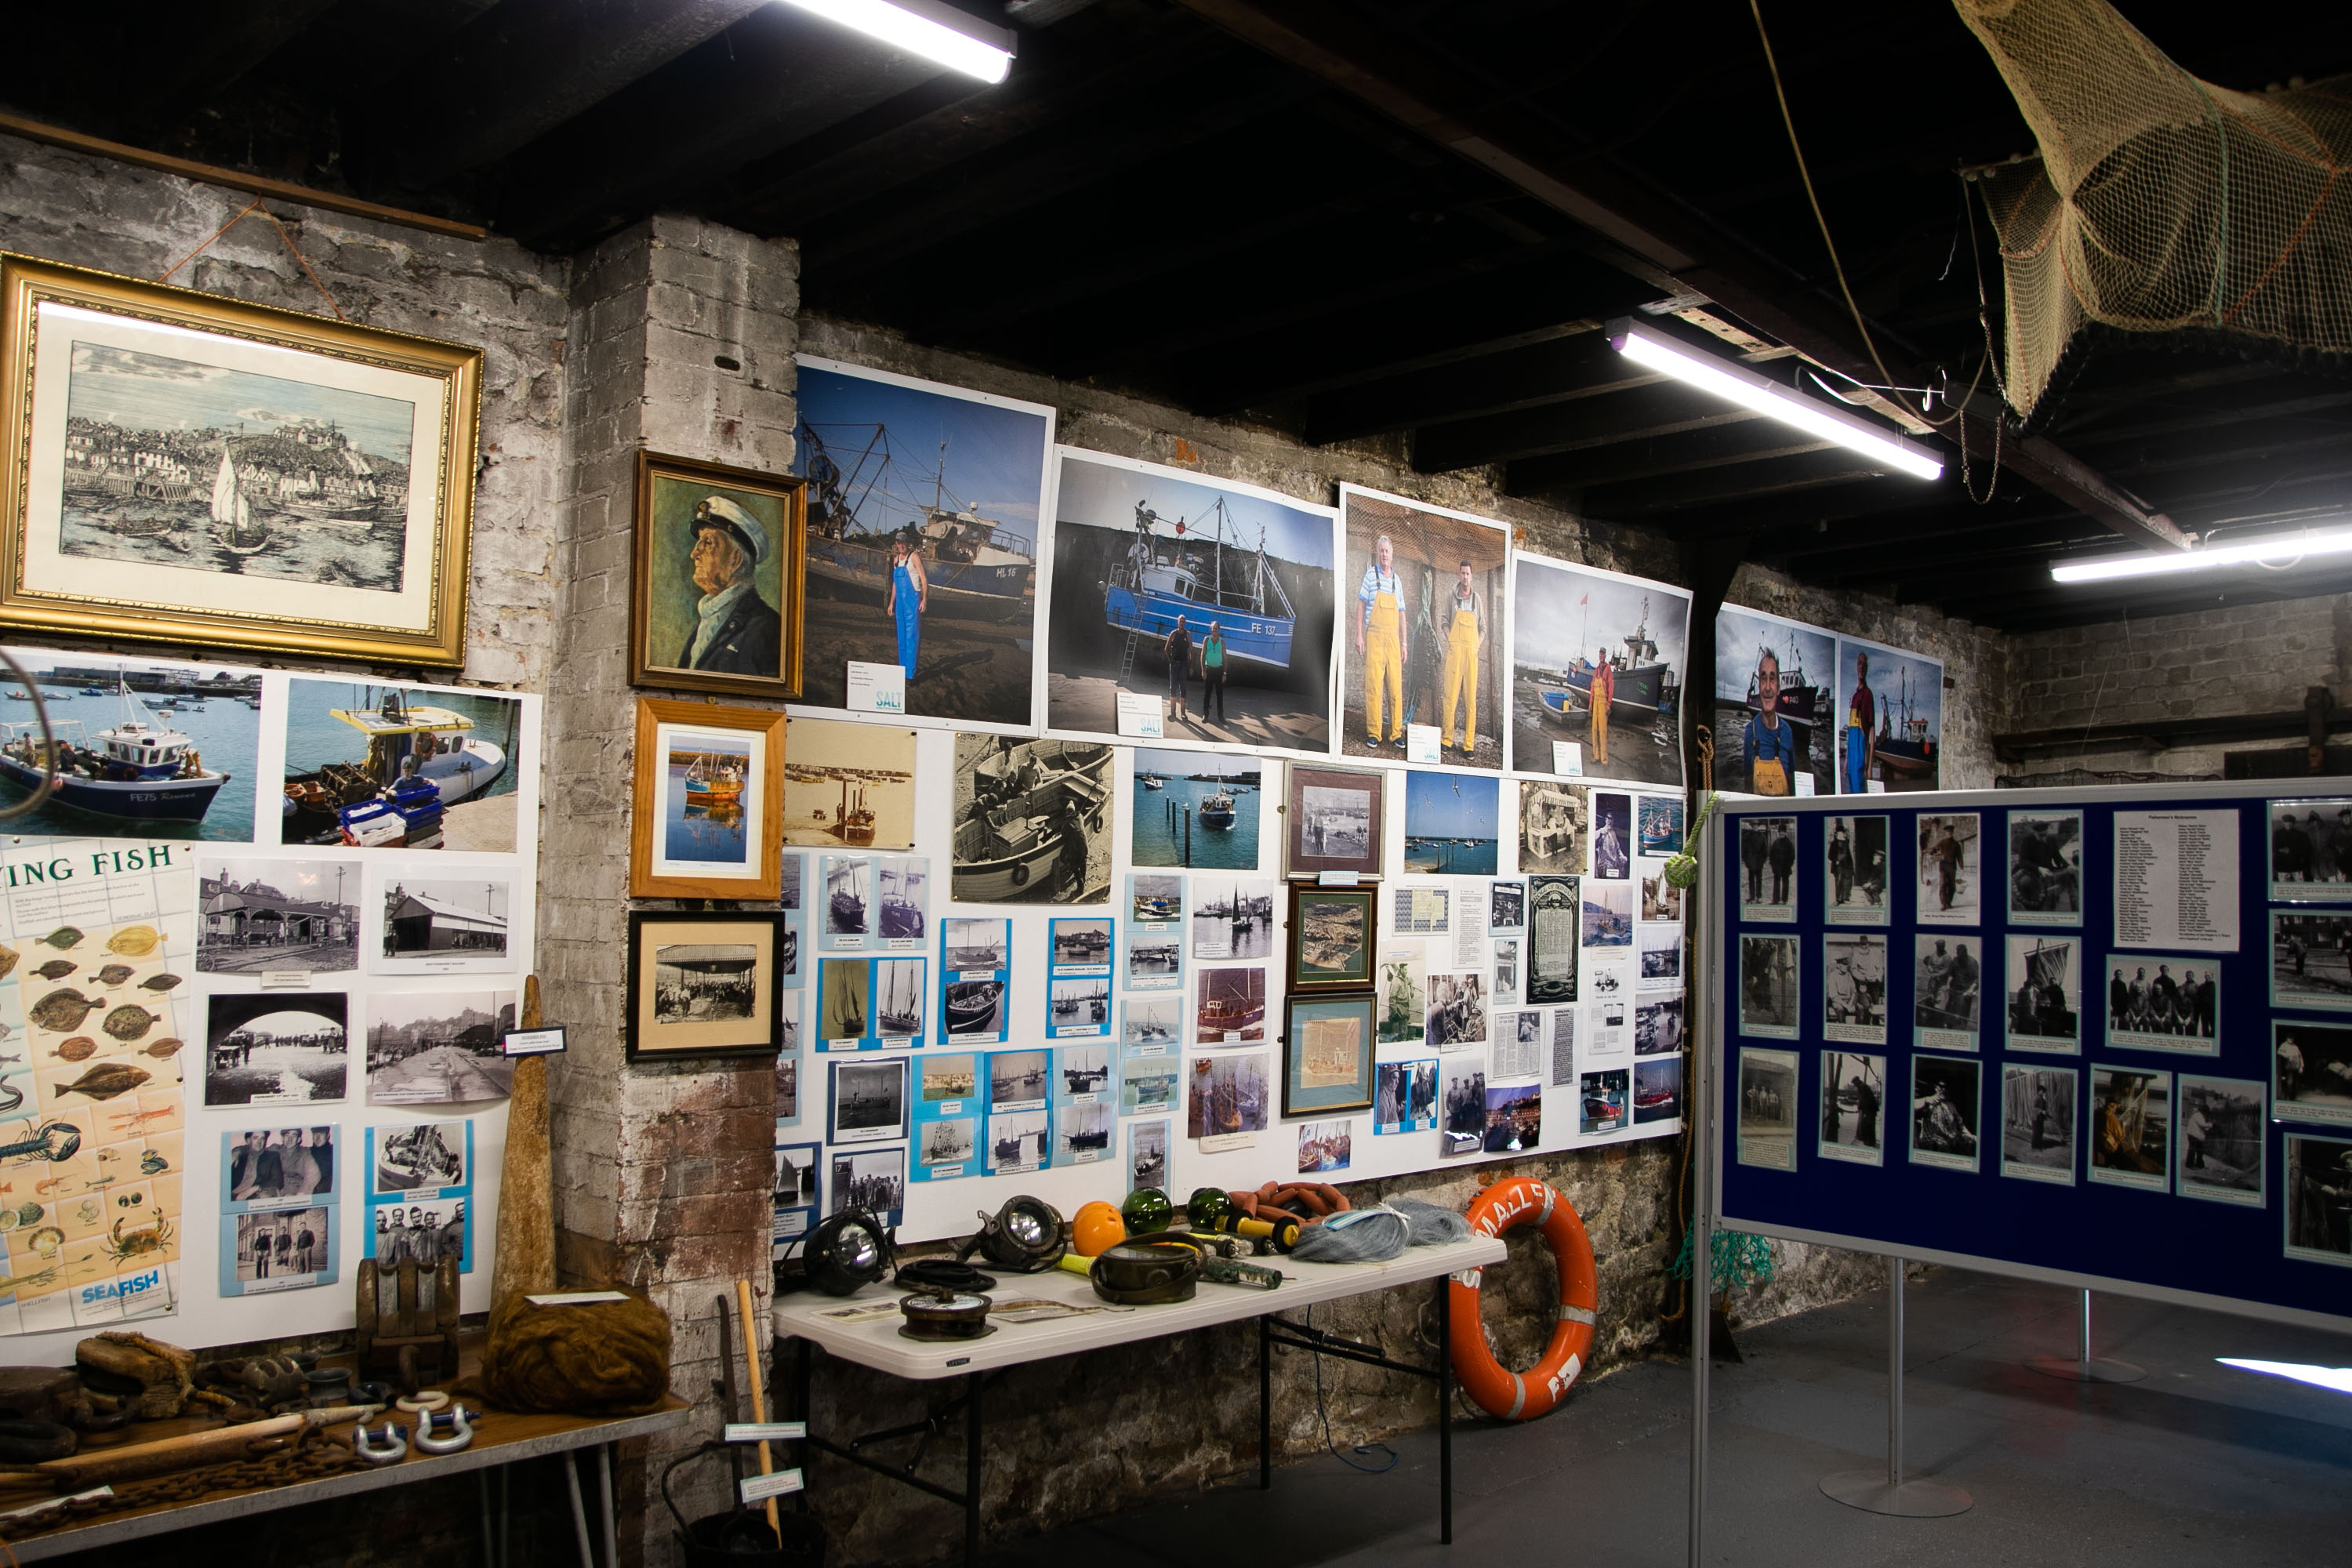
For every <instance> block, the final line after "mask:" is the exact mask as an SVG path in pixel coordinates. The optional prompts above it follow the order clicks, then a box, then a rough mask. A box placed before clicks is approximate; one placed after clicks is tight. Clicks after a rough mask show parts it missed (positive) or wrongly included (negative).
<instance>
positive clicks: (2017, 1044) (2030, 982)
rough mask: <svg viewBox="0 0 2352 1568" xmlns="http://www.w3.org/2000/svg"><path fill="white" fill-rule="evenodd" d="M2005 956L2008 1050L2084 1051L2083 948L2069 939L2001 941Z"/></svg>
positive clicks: (2013, 938) (2012, 937)
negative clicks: (2007, 970) (2006, 956)
mask: <svg viewBox="0 0 2352 1568" xmlns="http://www.w3.org/2000/svg"><path fill="white" fill-rule="evenodd" d="M2003 940H2004V942H2006V944H2007V948H2008V952H2009V984H2008V987H2007V994H2006V995H2005V996H2004V997H2003V998H2002V1005H2003V1009H2004V1010H2005V1011H2006V1012H2007V1014H2008V1016H2009V1022H2008V1030H2009V1048H2010V1049H2011V1050H2013V1051H2060V1052H2063V1053H2065V1054H2066V1055H2069V1056H2072V1055H2074V1054H2075V1053H2077V1052H2079V1051H2080V1050H2081V1049H2082V1048H2083V943H2082V940H2081V939H2080V938H2078V937H2071V936H2020V935H2019V934H2017V933H2016V932H2015V931H2011V932H2010V933H2009V935H2008V936H2007V937H2006V938H2004V939H2003Z"/></svg>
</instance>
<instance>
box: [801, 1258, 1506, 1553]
mask: <svg viewBox="0 0 2352 1568" xmlns="http://www.w3.org/2000/svg"><path fill="white" fill-rule="evenodd" d="M1505 1256H1506V1253H1505V1248H1504V1247H1503V1244H1502V1242H1501V1241H1499V1240H1497V1239H1496V1238H1494V1237H1485V1236H1474V1237H1470V1238H1469V1239H1468V1240H1466V1241H1457V1242H1452V1243H1449V1244H1448V1245H1446V1246H1444V1247H1407V1248H1406V1249H1405V1250H1404V1252H1403V1253H1402V1255H1400V1256H1398V1257H1396V1258H1391V1259H1390V1260H1389V1261H1387V1262H1385V1263H1349V1264H1340V1263H1300V1262H1298V1261H1297V1260H1296V1259H1293V1258H1260V1259H1257V1260H1256V1261H1258V1262H1260V1263H1262V1264H1265V1265H1266V1266H1268V1267H1273V1268H1280V1269H1281V1270H1282V1284H1281V1286H1280V1287H1279V1288H1278V1289H1273V1290H1255V1289H1244V1288H1241V1287H1237V1286H1232V1285H1212V1284H1202V1286H1201V1287H1200V1289H1199V1291H1198V1293H1197V1294H1196V1295H1195V1296H1194V1297H1193V1298H1192V1300H1189V1301H1176V1302H1171V1303H1170V1304H1168V1305H1166V1306H1160V1307H1130V1308H1116V1307H1109V1306H1107V1305H1106V1304H1105V1303H1104V1301H1103V1300H1102V1299H1101V1298H1100V1297H1098V1296H1097V1295H1096V1294H1095V1293H1094V1287H1093V1286H1092V1285H1091V1284H1089V1283H1088V1282H1087V1280H1085V1279H1081V1278H1080V1277H1078V1276H1077V1275H1076V1274H1070V1273H1066V1272H1064V1271H1063V1270H1061V1269H1058V1268H1054V1269H1048V1270H1046V1271H1045V1273H1043V1274H1002V1273H1000V1274H998V1275H997V1279H998V1281H999V1283H998V1285H997V1288H996V1289H994V1290H992V1291H990V1292H989V1294H990V1296H991V1297H992V1299H993V1300H997V1301H999V1302H1009V1301H1014V1300H1051V1301H1061V1302H1066V1303H1067V1304H1069V1305H1072V1306H1079V1307H1087V1308H1093V1309H1099V1310H1091V1311H1087V1312H1086V1313H1083V1314H1081V1315H1078V1316H1075V1317H1066V1318H1055V1319H1050V1320H1048V1321H1043V1322H1034V1323H999V1324H998V1325H997V1326H996V1331H995V1332H993V1333H992V1334H989V1335H987V1336H986V1337H985V1338H982V1339H977V1340H955V1341H946V1342H937V1341H919V1340H910V1339H907V1338H905V1337H904V1336H902V1335H901V1334H900V1333H899V1332H898V1325H899V1322H900V1319H899V1317H898V1313H897V1312H896V1311H892V1312H890V1313H888V1314H887V1315H886V1316H879V1317H874V1318H867V1319H864V1320H862V1321H843V1320H841V1319H839V1318H837V1317H833V1316H829V1315H828V1314H832V1313H836V1312H839V1311H840V1310H842V1309H844V1308H856V1307H859V1306H865V1305H870V1304H877V1303H895V1302H896V1301H897V1300H898V1298H899V1297H900V1296H902V1295H904V1294H905V1293H906V1292H905V1291H904V1290H901V1289H897V1288H895V1287H892V1286H887V1285H869V1286H867V1287H866V1289H862V1290H860V1291H858V1292H857V1293H856V1295H854V1296H850V1297H847V1298H840V1297H833V1296H818V1295H814V1294H803V1295H795V1296H789V1297H783V1298H780V1299H779V1300H778V1301H777V1303H776V1308H775V1312H774V1324H775V1332H776V1348H777V1352H778V1356H779V1373H780V1375H781V1368H782V1360H781V1358H782V1352H783V1351H784V1350H785V1349H786V1348H787V1347H788V1346H789V1347H790V1348H791V1349H792V1350H793V1394H794V1398H795V1401H796V1404H795V1407H794V1409H793V1415H796V1416H797V1417H798V1418H799V1419H801V1420H803V1421H810V1417H811V1405H810V1399H809V1395H810V1385H811V1381H812V1377H813V1373H814V1368H813V1365H812V1362H813V1359H814V1358H813V1356H812V1353H811V1352H812V1347H814V1349H818V1350H823V1351H824V1352H826V1353H827V1354H830V1355H834V1356H837V1357H839V1358H840V1359H842V1360H843V1361H848V1362H855V1363H857V1364H858V1365H860V1366H865V1367H871V1368H872V1369H874V1370H875V1371H877V1372H883V1373H889V1374H890V1375H892V1376H893V1377H903V1378H908V1379H912V1380H915V1381H919V1382H928V1381H935V1380H937V1379H940V1378H949V1377H960V1378H961V1379H963V1382H964V1390H963V1394H962V1395H961V1399H960V1400H959V1401H958V1403H960V1404H961V1405H962V1406H963V1416H964V1485H963V1489H962V1490H961V1491H957V1490H954V1489H950V1488H948V1487H943V1486H940V1485H939V1484H937V1483H936V1482H932V1481H927V1480H924V1479H921V1478H920V1477H919V1476H914V1475H909V1474H908V1473H907V1470H906V1468H904V1467H901V1466H896V1465H886V1464H883V1463H881V1462H879V1461H877V1460H875V1459H872V1458H867V1457H866V1455H865V1454H864V1453H862V1452H860V1451H859V1450H860V1449H862V1448H864V1447H866V1446H867V1445H869V1444H873V1443H877V1442H880V1441H883V1440H885V1439H887V1438H891V1437H898V1436H913V1435H914V1434H915V1433H918V1432H921V1431H925V1430H927V1429H929V1426H930V1425H931V1423H929V1422H919V1423H917V1424H916V1425H914V1426H901V1427H894V1428H891V1429H889V1430H887V1431H881V1432H869V1433H866V1434H865V1435H864V1436H857V1437H852V1438H850V1439H848V1440H847V1441H846V1442H843V1441H838V1440H836V1439H835V1438H833V1437H829V1436H824V1435H822V1434H820V1433H818V1432H817V1431H816V1430H815V1426H814V1422H813V1421H810V1426H809V1428H808V1436H807V1437H806V1438H805V1439H803V1442H804V1444H805V1446H806V1447H807V1448H808V1449H809V1450H811V1452H810V1453H808V1454H806V1455H804V1456H803V1459H802V1468H803V1472H804V1473H805V1472H806V1471H807V1470H808V1469H809V1468H810V1460H811V1459H813V1458H814V1455H815V1453H818V1452H822V1453H825V1454H830V1455H833V1456H834V1457H835V1458H843V1459H847V1460H848V1461H850V1462H851V1463H852V1464H856V1465H863V1466H865V1467H866V1468H867V1469H869V1470H873V1471H876V1472H877V1473H878V1474H881V1475H885V1476H888V1477H889V1478H891V1479H893V1480H897V1481H901V1482H904V1483H905V1484H906V1485H908V1486H910V1487H914V1488H916V1489H919V1490H921V1491H925V1492H928V1493H929V1494H930V1495H931V1496H933V1497H936V1498H938V1499H940V1500H941V1501H943V1502H948V1503H952V1504H954V1505H955V1506H956V1507H958V1508H961V1510H963V1516H964V1537H963V1542H964V1562H965V1563H966V1564H967V1565H968V1568H978V1564H979V1562H980V1502H981V1482H980V1455H981V1425H982V1424H981V1402H982V1388H983V1384H982V1378H983V1376H984V1374H985V1373H989V1372H992V1371H996V1370H1000V1369H1003V1368H1005V1367H1011V1366H1018V1365H1021V1364H1023V1363H1027V1362H1033V1361H1044V1360H1046V1359H1048V1358H1050V1357H1054V1356H1064V1355H1076V1354H1078V1353H1080V1352H1085V1351H1091V1350H1101V1349H1103V1348H1105V1347H1107V1346H1110V1345H1120V1344H1131V1343H1133V1342H1136V1341H1138V1340H1149V1339H1157V1338H1159V1337H1160V1336H1161V1335H1163V1334H1181V1333H1184V1332H1186V1331H1190V1330H1193V1329H1208V1328H1214V1327H1217V1326H1218V1325H1220V1324H1223V1323H1233V1322H1239V1321H1243V1320H1244V1319H1247V1318H1255V1319H1256V1320H1257V1397H1258V1485H1259V1486H1260V1487H1262V1488H1270V1487H1272V1486H1273V1485H1274V1347H1275V1346H1276V1344H1286V1345H1292V1346H1296V1347H1297V1348H1298V1349H1300V1350H1305V1351H1308V1352H1314V1353H1316V1354H1320V1355H1330V1356H1338V1357H1340V1358H1341V1359H1343V1360H1347V1361H1355V1362H1362V1363H1365V1364H1366V1365H1369V1366H1378V1367H1385V1368H1387V1369H1388V1370H1390V1371H1391V1372H1402V1373H1411V1374H1412V1375H1413V1376H1415V1377H1426V1378H1429V1379H1432V1380H1433V1381H1434V1382H1435V1383H1436V1384H1437V1453H1438V1537H1439V1539H1440V1540H1441V1541H1444V1542H1447V1543H1449V1544H1450V1543H1451V1542H1453V1540H1454V1424H1453V1404H1454V1396H1453V1395H1454V1391H1453V1375H1452V1367H1451V1363H1450V1362H1449V1361H1448V1352H1447V1351H1446V1349H1445V1345H1446V1336H1447V1332H1448V1329H1449V1325H1450V1321H1451V1315H1450V1313H1449V1311H1448V1307H1447V1294H1446V1283H1447V1276H1449V1275H1453V1274H1456V1273H1460V1272H1462V1271H1464V1270H1465V1269H1472V1268H1485V1267H1486V1266H1488V1265H1491V1264H1496V1263H1500V1262H1501V1261H1502V1260H1503V1258H1504V1257H1505ZM991 1272H995V1271H994V1270H991ZM1431 1279H1434V1280H1435V1281H1436V1282H1437V1337H1438V1345H1439V1350H1438V1353H1437V1356H1436V1359H1435V1361H1434V1363H1433V1364H1432V1365H1428V1366H1420V1365H1415V1364H1412V1363H1407V1362H1399V1361H1391V1360H1390V1359H1389V1358H1388V1357H1386V1356H1384V1355H1382V1354H1381V1352H1380V1351H1379V1350H1378V1349H1377V1348H1376V1347H1374V1346H1371V1345H1367V1344H1361V1343H1359V1342H1355V1341H1353V1340H1343V1339H1340V1338H1339V1337H1338V1336H1336V1335H1333V1334H1328V1333H1325V1332H1323V1331H1320V1330H1318V1329H1310V1328H1307V1327H1304V1326H1303V1325H1300V1324H1297V1323H1293V1322H1289V1321H1285V1320H1284V1319H1281V1318H1279V1317H1277V1316H1276V1313H1280V1312H1285V1311H1289V1310H1293V1309H1297V1308H1305V1307H1312V1306H1316V1305H1318V1304H1320V1303H1322V1302H1325V1301H1336V1300H1342V1299H1343V1298H1346V1297H1349V1296H1360V1295H1362V1294H1364V1293H1365V1292H1367V1291H1371V1290H1387V1289H1394V1288H1396V1287H1398V1286H1401V1285H1412V1284H1417V1283H1420V1282H1422V1281H1424V1280H1431ZM953 1408H954V1406H953V1405H950V1407H949V1409H950V1411H952V1410H953Z"/></svg>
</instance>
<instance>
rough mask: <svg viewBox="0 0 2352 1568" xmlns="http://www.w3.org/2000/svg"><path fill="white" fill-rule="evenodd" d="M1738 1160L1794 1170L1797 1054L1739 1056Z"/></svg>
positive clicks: (1747, 1052)
mask: <svg viewBox="0 0 2352 1568" xmlns="http://www.w3.org/2000/svg"><path fill="white" fill-rule="evenodd" d="M1738 1139H1739V1144H1738V1160H1739V1163H1741V1164H1743V1165H1762V1166H1765V1167H1766V1168H1768V1169H1769V1170H1775V1171H1793V1170H1795V1169H1796V1168H1797V1053H1796V1052H1794V1051H1759V1050H1756V1049H1753V1048H1749V1049H1745V1050H1742V1051H1741V1052H1740V1053H1739V1129H1738Z"/></svg>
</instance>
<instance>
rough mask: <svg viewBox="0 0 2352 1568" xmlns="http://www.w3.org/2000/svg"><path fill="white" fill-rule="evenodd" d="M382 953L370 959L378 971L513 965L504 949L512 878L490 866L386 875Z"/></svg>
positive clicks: (503, 969)
mask: <svg viewBox="0 0 2352 1568" xmlns="http://www.w3.org/2000/svg"><path fill="white" fill-rule="evenodd" d="M514 901H515V890H514V879H513V878H512V876H511V875H510V874H509V873H507V872H504V871H489V872H485V873H484V874H483V875H481V876H479V877H478V878H474V879H470V880H461V879H458V878H456V877H434V878H424V877H415V876H411V875H408V874H406V872H405V869H403V870H402V871H401V872H400V873H399V874H395V875H393V876H390V877H387V878H386V879H385V880H384V882H383V941H382V943H381V949H382V951H381V952H380V953H379V954H378V955H377V956H375V957H373V958H371V959H370V960H369V962H368V969H369V970H370V972H371V973H377V974H499V973H511V972H512V971H513V969H514V961H513V959H511V958H510V957H509V956H508V954H507V920H508V917H509V913H510V912H511V910H513V908H514Z"/></svg>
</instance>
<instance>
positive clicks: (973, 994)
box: [944, 980, 1004, 1035]
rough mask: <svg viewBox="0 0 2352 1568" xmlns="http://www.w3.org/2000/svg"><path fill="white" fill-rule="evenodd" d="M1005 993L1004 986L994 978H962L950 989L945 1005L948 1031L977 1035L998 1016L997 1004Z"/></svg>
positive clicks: (952, 984) (952, 1033)
mask: <svg viewBox="0 0 2352 1568" xmlns="http://www.w3.org/2000/svg"><path fill="white" fill-rule="evenodd" d="M1003 994H1004V986H1003V984H1002V983H1001V982H998V981H994V980H959V981H955V982H953V983H951V984H950V985H949V986H948V988H947V997H946V1006H945V1008H944V1012H945V1014H946V1016H947V1026H948V1033H949V1034H950V1035H970V1034H976V1033H979V1032H980V1031H982V1030H984V1029H986V1028H987V1027H988V1026H990V1025H991V1024H992V1023H993V1022H994V1021H995V1019H996V1005H997V1001H998V999H999V998H1000V997H1002V996H1003Z"/></svg>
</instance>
